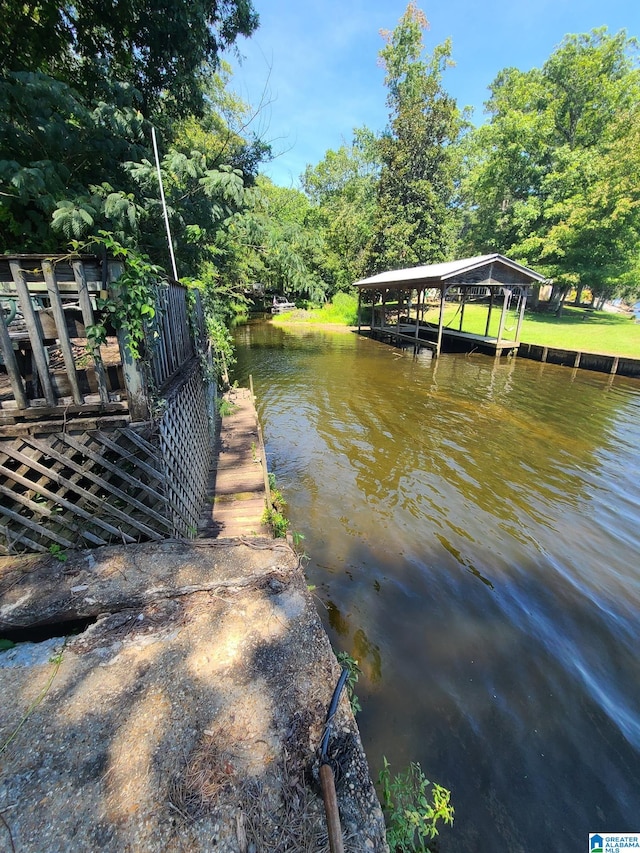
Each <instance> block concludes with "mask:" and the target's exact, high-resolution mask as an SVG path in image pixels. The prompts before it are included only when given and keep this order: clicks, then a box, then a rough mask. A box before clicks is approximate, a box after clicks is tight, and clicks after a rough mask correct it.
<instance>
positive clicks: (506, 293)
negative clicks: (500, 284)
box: [496, 287, 509, 354]
mask: <svg viewBox="0 0 640 853" xmlns="http://www.w3.org/2000/svg"><path fill="white" fill-rule="evenodd" d="M502 290H503V293H504V300H503V302H502V311H501V312H500V325H499V326H498V340H497V341H496V352H498V354H500V353H501V352H502V349H501V348H500V343H501V341H502V333H503V331H504V318H505V314H506V313H507V300H508V299H509V291H508V290H507V288H506V287H504V288H503V289H502Z"/></svg>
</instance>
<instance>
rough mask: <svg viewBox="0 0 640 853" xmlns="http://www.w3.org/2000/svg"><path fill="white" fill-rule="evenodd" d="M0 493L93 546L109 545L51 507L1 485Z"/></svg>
mask: <svg viewBox="0 0 640 853" xmlns="http://www.w3.org/2000/svg"><path fill="white" fill-rule="evenodd" d="M0 493H2V494H3V495H5V497H7V498H9V499H11V500H12V501H15V502H16V503H19V504H20V505H21V506H23V507H24V508H25V509H28V510H30V511H31V512H35V513H37V514H38V515H41V516H43V517H44V518H52V519H53V520H54V521H56V522H57V523H59V524H60V525H62V526H63V527H67V528H69V530H71V531H72V532H73V533H77V534H79V535H80V536H81V537H82V538H83V539H86V540H87V542H89V543H90V544H91V545H107V544H108V543H107V542H106V541H105V540H104V539H101V538H100V537H99V536H96V535H95V534H94V533H91V532H90V531H88V530H85V529H84V528H83V527H81V526H80V525H79V524H75V523H74V522H73V521H72V520H71V519H69V518H68V517H67V516H66V515H64V514H60V513H57V512H54V511H53V510H51V509H49V507H47V506H44V505H43V504H39V503H36V502H35V501H32V500H31V499H30V498H27V497H25V496H24V495H22V494H19V493H18V492H16V491H14V490H13V489H8V488H7V487H6V486H3V485H2V483H0Z"/></svg>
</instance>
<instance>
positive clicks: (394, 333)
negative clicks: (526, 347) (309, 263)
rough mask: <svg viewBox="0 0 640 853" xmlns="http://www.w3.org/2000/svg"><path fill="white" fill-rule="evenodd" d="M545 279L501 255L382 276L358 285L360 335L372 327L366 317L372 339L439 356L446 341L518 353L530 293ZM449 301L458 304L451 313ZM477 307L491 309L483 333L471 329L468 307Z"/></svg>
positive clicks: (449, 344) (461, 346)
mask: <svg viewBox="0 0 640 853" xmlns="http://www.w3.org/2000/svg"><path fill="white" fill-rule="evenodd" d="M544 281H545V277H544V276H543V275H541V274H540V273H537V272H535V271H534V270H532V269H529V268H528V267H525V266H522V264H519V263H517V262H516V261H512V260H510V259H509V258H507V257H505V256H504V255H499V254H493V255H479V256H477V257H473V258H463V259H461V260H457V261H447V262H445V263H440V264H427V265H425V266H418V267H409V268H407V269H401V270H391V271H389V272H383V273H379V274H378V275H373V276H371V277H369V278H364V279H361V280H360V281H357V282H356V283H355V286H356V287H357V288H358V331H362V327H363V326H367V324H366V323H365V322H363V318H364V316H365V314H366V315H367V317H368V320H369V323H368V331H369V334H370V335H371V336H372V337H375V338H379V339H382V340H389V341H392V342H393V343H396V344H397V345H400V346H407V345H409V346H413V347H414V348H415V349H416V350H418V349H420V348H423V347H426V348H428V349H431V350H432V351H433V353H434V354H435V355H436V356H437V355H439V354H440V352H441V351H442V348H443V344H445V343H446V345H447V347H448V348H451V349H466V350H470V349H478V350H481V351H483V352H489V353H491V354H495V355H496V356H499V355H501V354H502V353H515V352H516V351H517V349H518V346H519V344H520V329H521V326H522V319H523V317H524V310H525V306H526V303H527V294H528V289H529V287H530V286H531V285H535V284H542V283H543V282H544ZM448 303H455V308H454V309H452V310H451V311H449V312H447V307H448ZM471 303H476V304H478V303H479V304H481V305H482V306H484V307H485V308H486V321H485V322H484V328H482V329H480V331H478V329H477V327H476V328H474V329H473V330H467V329H465V306H468V305H469V304H471ZM367 308H368V311H366V310H365V309H367ZM447 313H448V314H449V315H450V316H449V318H448V319H447V318H446V315H447ZM508 321H509V322H508ZM476 323H477V315H476Z"/></svg>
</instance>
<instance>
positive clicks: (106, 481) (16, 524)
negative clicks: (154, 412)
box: [0, 427, 173, 554]
mask: <svg viewBox="0 0 640 853" xmlns="http://www.w3.org/2000/svg"><path fill="white" fill-rule="evenodd" d="M158 444H159V441H158V437H157V435H153V434H152V432H151V430H150V429H148V430H147V432H146V434H145V435H143V434H141V432H140V431H139V430H136V429H133V428H129V427H127V428H122V429H116V430H112V431H108V432H107V431H102V430H88V431H86V432H83V433H79V434H74V435H71V434H69V433H55V434H50V435H46V436H41V437H35V436H30V435H26V436H19V437H15V438H11V439H4V440H2V441H0V498H1V501H0V553H4V554H10V553H20V552H23V551H48V550H50V548H51V546H52V545H57V546H58V547H60V548H73V547H93V546H97V545H107V544H110V543H116V542H118V543H121V542H141V541H147V540H160V539H164V538H166V537H167V536H171V535H172V531H173V524H172V520H171V516H170V512H169V510H168V506H167V500H166V492H167V487H166V483H165V474H164V470H163V467H162V464H161V462H160V460H159V458H158V457H159V455H160V454H159V447H158Z"/></svg>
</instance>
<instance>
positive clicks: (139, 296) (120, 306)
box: [71, 231, 164, 360]
mask: <svg viewBox="0 0 640 853" xmlns="http://www.w3.org/2000/svg"><path fill="white" fill-rule="evenodd" d="M97 247H102V248H103V249H104V250H105V251H106V253H107V254H108V255H109V256H110V257H112V258H114V259H115V260H118V261H121V262H122V264H123V266H124V269H123V272H122V275H121V276H120V277H119V278H118V279H116V281H114V282H112V283H111V286H110V292H109V296H107V297H106V298H105V299H103V298H101V299H98V300H97V307H98V309H99V310H100V311H102V312H103V319H102V320H101V322H99V323H94V325H92V326H89V327H88V328H87V338H88V341H89V346H90V347H91V348H92V349H95V348H96V347H99V346H100V345H101V344H103V343H105V342H106V339H107V327H108V326H112V327H113V328H114V329H117V330H120V329H122V330H123V331H124V333H125V336H126V338H125V344H126V347H127V349H128V350H129V352H130V354H131V357H132V358H134V359H136V360H141V359H142V356H143V351H144V344H145V332H146V331H147V330H148V328H149V325H150V324H151V323H152V322H153V320H154V318H155V316H156V291H155V286H156V285H157V283H158V281H159V280H160V279H162V278H163V277H164V271H163V270H162V268H161V267H159V266H157V265H156V264H152V263H151V261H150V260H149V258H148V256H147V255H143V254H141V253H140V252H137V251H135V250H134V249H129V248H127V247H126V246H123V245H122V244H121V243H119V242H118V241H117V240H116V239H115V238H114V237H113V235H112V234H111V233H110V232H108V231H99V232H98V236H97V237H95V236H94V237H90V238H89V241H88V243H84V244H80V243H79V241H77V240H74V241H72V243H71V248H72V249H73V251H75V252H81V251H83V252H86V251H88V250H89V249H91V250H92V251H95V250H96V248H97Z"/></svg>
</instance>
